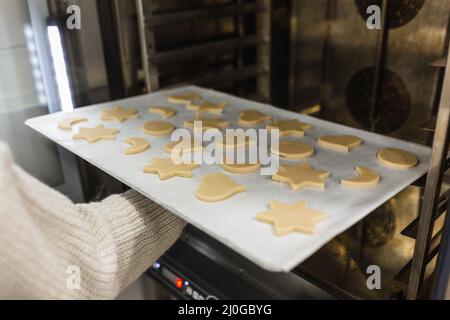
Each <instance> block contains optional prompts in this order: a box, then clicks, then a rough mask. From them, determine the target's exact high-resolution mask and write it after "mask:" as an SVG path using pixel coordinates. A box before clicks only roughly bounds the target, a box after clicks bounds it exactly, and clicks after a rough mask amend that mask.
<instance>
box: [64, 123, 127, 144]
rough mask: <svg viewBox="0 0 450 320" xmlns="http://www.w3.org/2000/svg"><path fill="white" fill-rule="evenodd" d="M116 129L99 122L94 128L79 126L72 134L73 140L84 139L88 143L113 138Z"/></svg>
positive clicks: (114, 137)
mask: <svg viewBox="0 0 450 320" xmlns="http://www.w3.org/2000/svg"><path fill="white" fill-rule="evenodd" d="M117 132H119V130H117V129H109V128H106V127H105V126H104V125H102V124H100V125H98V126H96V127H95V128H80V131H79V132H78V133H77V134H76V135H74V136H73V137H72V138H73V140H82V139H84V140H86V141H88V142H90V143H93V142H97V141H99V140H114V139H116V133H117Z"/></svg>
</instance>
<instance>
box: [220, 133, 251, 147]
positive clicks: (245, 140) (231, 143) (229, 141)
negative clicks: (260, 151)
mask: <svg viewBox="0 0 450 320" xmlns="http://www.w3.org/2000/svg"><path fill="white" fill-rule="evenodd" d="M217 143H218V146H219V147H221V148H225V149H232V148H235V149H237V148H244V147H248V146H250V145H252V144H254V143H255V141H253V140H251V139H250V137H249V136H248V135H245V134H233V135H227V134H225V135H224V137H223V138H221V139H219V140H218V142H217Z"/></svg>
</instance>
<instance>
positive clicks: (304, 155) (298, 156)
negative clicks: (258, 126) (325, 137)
mask: <svg viewBox="0 0 450 320" xmlns="http://www.w3.org/2000/svg"><path fill="white" fill-rule="evenodd" d="M277 146H278V150H276V147H277ZM271 152H272V153H273V154H274V155H277V156H280V157H282V158H285V159H289V160H302V159H308V158H310V157H311V156H312V155H313V154H314V149H313V148H312V147H311V146H310V145H308V144H305V143H300V142H296V141H280V144H279V145H276V146H273V147H272V149H271Z"/></svg>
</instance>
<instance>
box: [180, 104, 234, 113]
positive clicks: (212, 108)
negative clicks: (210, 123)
mask: <svg viewBox="0 0 450 320" xmlns="http://www.w3.org/2000/svg"><path fill="white" fill-rule="evenodd" d="M226 105H227V102H226V101H222V102H219V103H213V102H210V101H201V102H191V103H190V104H188V105H186V108H187V109H189V110H192V111H195V112H197V114H202V113H205V112H210V113H215V114H221V113H222V111H223V109H224V108H225V106H226Z"/></svg>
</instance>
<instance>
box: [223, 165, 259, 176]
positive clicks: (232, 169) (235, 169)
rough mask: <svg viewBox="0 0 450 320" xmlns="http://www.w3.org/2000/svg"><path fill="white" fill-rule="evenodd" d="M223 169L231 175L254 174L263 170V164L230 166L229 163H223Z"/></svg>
mask: <svg viewBox="0 0 450 320" xmlns="http://www.w3.org/2000/svg"><path fill="white" fill-rule="evenodd" d="M221 167H222V169H223V170H225V171H227V172H229V173H235V174H250V173H254V172H256V171H258V170H259V168H261V164H259V163H255V164H247V163H245V164H228V163H222V164H221Z"/></svg>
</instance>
